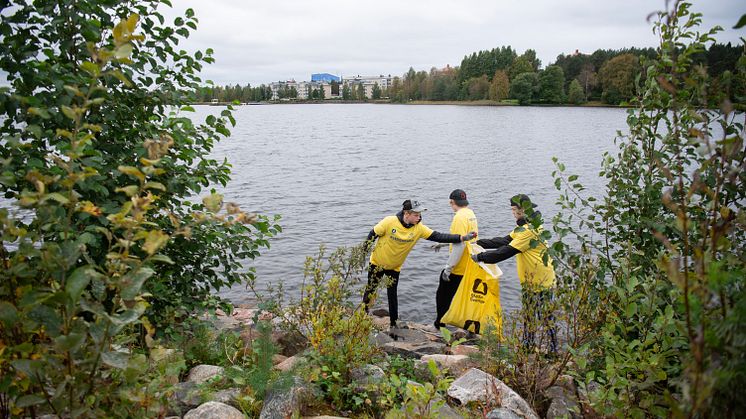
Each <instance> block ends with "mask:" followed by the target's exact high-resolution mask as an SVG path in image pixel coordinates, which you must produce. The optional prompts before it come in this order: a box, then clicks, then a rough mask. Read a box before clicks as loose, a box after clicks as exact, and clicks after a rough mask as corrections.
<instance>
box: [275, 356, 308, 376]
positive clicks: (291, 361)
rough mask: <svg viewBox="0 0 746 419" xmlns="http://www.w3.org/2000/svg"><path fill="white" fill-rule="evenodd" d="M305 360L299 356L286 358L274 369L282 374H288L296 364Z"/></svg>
mask: <svg viewBox="0 0 746 419" xmlns="http://www.w3.org/2000/svg"><path fill="white" fill-rule="evenodd" d="M304 360H305V358H303V357H302V356H300V355H294V356H291V357H290V358H287V359H286V360H284V361H282V362H280V363H279V364H277V365H275V367H274V368H275V369H276V370H278V371H282V372H288V371H290V370H292V369H293V368H294V367H295V366H296V365H298V363H300V362H302V361H304Z"/></svg>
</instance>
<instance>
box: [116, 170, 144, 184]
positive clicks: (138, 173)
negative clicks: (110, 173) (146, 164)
mask: <svg viewBox="0 0 746 419" xmlns="http://www.w3.org/2000/svg"><path fill="white" fill-rule="evenodd" d="M117 169H118V170H119V171H120V172H122V173H124V174H125V175H130V176H134V177H136V178H138V179H140V181H144V180H145V175H144V174H142V172H141V171H140V169H138V168H137V167H132V166H119V167H117Z"/></svg>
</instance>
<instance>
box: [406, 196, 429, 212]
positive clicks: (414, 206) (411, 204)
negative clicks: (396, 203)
mask: <svg viewBox="0 0 746 419" xmlns="http://www.w3.org/2000/svg"><path fill="white" fill-rule="evenodd" d="M402 209H403V210H404V211H414V212H422V211H427V208H425V206H424V205H422V203H421V202H420V201H418V200H416V199H407V200H406V201H404V202H403V203H402Z"/></svg>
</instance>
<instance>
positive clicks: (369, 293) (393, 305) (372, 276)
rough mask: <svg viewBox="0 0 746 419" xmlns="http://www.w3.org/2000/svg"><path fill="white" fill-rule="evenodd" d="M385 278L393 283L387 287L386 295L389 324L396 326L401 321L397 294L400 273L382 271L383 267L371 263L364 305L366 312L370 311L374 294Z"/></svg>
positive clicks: (387, 270)
mask: <svg viewBox="0 0 746 419" xmlns="http://www.w3.org/2000/svg"><path fill="white" fill-rule="evenodd" d="M384 276H388V277H390V278H391V280H390V281H391V283H390V284H389V285H388V286H387V287H386V295H387V296H388V298H389V323H390V324H391V325H392V326H394V325H396V321H397V320H399V297H398V295H397V292H396V287H397V285H399V272H397V271H395V270H393V269H381V267H379V266H376V265H374V264H372V263H371V264H370V266H368V285H367V286H366V287H365V293H363V305H364V306H365V311H368V309H369V308H370V300H371V298H372V297H373V293H374V292H375V290H376V288H378V284H380V283H381V280H382V279H383V277H384Z"/></svg>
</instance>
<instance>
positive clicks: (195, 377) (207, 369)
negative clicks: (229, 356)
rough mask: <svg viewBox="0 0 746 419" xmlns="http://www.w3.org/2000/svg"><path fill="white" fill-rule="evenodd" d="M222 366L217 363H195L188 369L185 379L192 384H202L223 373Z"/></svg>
mask: <svg viewBox="0 0 746 419" xmlns="http://www.w3.org/2000/svg"><path fill="white" fill-rule="evenodd" d="M223 371H224V369H223V367H219V366H217V365H205V364H203V365H197V366H196V367H194V368H192V369H191V370H190V371H189V376H188V377H187V381H188V382H190V383H194V384H202V383H204V382H206V381H208V380H210V379H211V378H213V377H217V376H221V375H223Z"/></svg>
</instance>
